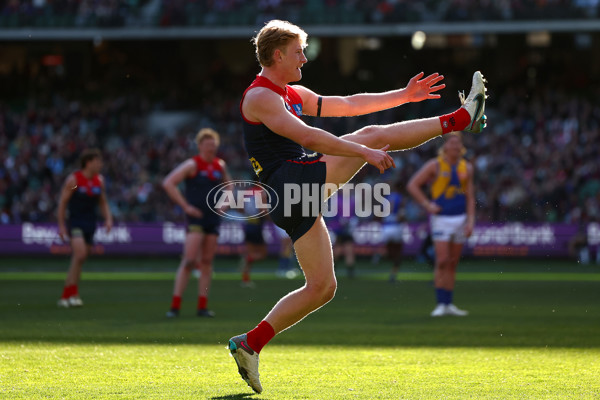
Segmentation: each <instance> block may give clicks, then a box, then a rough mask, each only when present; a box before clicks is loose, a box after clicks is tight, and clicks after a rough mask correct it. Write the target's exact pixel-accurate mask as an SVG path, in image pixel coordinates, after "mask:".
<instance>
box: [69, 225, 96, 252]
mask: <svg viewBox="0 0 600 400" xmlns="http://www.w3.org/2000/svg"><path fill="white" fill-rule="evenodd" d="M68 227H69V236H70V237H71V238H74V237H82V238H83V240H84V241H85V244H87V245H90V246H91V245H93V244H94V233H96V223H95V222H84V221H69V224H68Z"/></svg>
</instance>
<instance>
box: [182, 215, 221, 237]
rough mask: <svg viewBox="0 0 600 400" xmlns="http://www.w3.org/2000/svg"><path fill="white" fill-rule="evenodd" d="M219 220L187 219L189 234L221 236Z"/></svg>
mask: <svg viewBox="0 0 600 400" xmlns="http://www.w3.org/2000/svg"><path fill="white" fill-rule="evenodd" d="M220 224H221V222H220V221H219V220H216V221H215V220H207V219H206V218H194V217H187V232H188V233H190V232H199V233H205V234H207V235H217V236H219V225H220Z"/></svg>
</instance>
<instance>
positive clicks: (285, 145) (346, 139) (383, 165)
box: [229, 20, 485, 393]
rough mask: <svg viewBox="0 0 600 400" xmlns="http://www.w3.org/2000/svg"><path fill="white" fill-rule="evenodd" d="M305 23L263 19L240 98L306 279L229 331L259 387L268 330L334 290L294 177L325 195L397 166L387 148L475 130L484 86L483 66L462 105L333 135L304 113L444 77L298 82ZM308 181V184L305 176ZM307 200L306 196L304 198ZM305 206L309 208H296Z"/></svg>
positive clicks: (401, 95) (340, 111)
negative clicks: (328, 84)
mask: <svg viewBox="0 0 600 400" xmlns="http://www.w3.org/2000/svg"><path fill="white" fill-rule="evenodd" d="M306 38H307V35H306V32H304V31H303V30H302V29H301V28H300V27H298V26H296V25H293V24H291V23H289V22H285V21H279V20H274V21H270V22H269V23H267V24H266V25H265V26H264V27H263V28H262V29H261V30H260V31H259V32H258V34H257V35H256V37H255V38H254V40H253V41H254V45H255V49H256V55H257V58H258V61H259V63H260V66H261V71H260V73H259V74H258V75H257V77H256V79H255V80H254V82H253V83H252V84H251V85H250V87H249V88H248V89H247V90H246V91H245V92H244V95H243V96H242V100H241V102H240V112H241V115H242V118H243V122H242V127H243V131H244V143H245V145H246V151H247V152H248V158H249V159H250V162H251V164H252V166H253V168H254V171H255V173H256V174H257V176H258V179H259V180H260V181H261V182H262V183H264V184H265V185H268V186H269V187H270V188H271V189H270V190H271V192H273V194H277V196H278V198H279V199H280V201H279V203H277V204H276V205H274V208H273V211H272V212H271V214H270V216H271V218H272V220H273V222H274V223H275V224H276V225H277V226H279V227H280V228H283V229H285V230H286V232H287V233H288V234H289V235H290V237H291V238H292V241H293V242H294V248H295V250H296V256H297V258H298V262H299V264H300V267H301V268H302V270H303V272H304V277H305V279H306V284H305V285H304V286H303V287H301V288H299V289H298V290H295V291H293V292H291V293H289V294H287V295H286V296H284V297H283V298H282V299H281V300H279V302H278V303H277V304H276V305H275V307H273V309H272V310H271V311H270V312H269V313H268V314H267V316H266V317H265V318H264V320H263V321H261V322H260V323H259V324H258V326H257V327H256V328H255V329H252V330H251V331H249V332H247V333H245V334H242V335H238V336H235V337H232V338H231V339H230V340H229V350H230V352H231V354H232V355H233V357H234V359H235V361H236V363H237V366H238V371H239V373H240V375H241V376H242V378H243V379H244V380H245V381H246V382H247V383H248V385H250V387H252V389H253V390H254V391H256V392H258V393H260V392H261V391H262V386H261V384H260V377H259V373H258V359H259V356H258V354H259V353H260V351H261V349H262V348H263V347H264V345H265V344H267V343H268V342H269V341H270V340H271V339H272V338H273V337H274V336H275V334H277V333H279V332H281V331H283V330H285V329H287V328H289V327H290V326H292V325H294V324H295V323H297V322H298V321H300V320H301V319H303V318H304V317H305V316H307V315H308V314H309V313H311V312H313V311H315V310H317V309H318V308H320V307H321V306H323V305H324V304H325V303H327V302H328V301H330V300H331V299H332V298H333V296H334V294H335V290H336V286H337V282H336V279H335V273H334V267H333V256H332V251H331V242H330V241H329V235H328V233H327V227H326V226H325V224H324V222H323V218H322V215H321V214H320V213H313V212H311V211H310V207H305V206H306V199H307V198H308V196H310V197H312V196H313V195H309V194H307V193H302V194H301V197H302V198H303V200H304V201H299V202H296V203H294V202H293V201H292V200H291V199H289V198H288V197H289V190H291V186H293V185H302V186H303V187H307V188H310V189H312V188H315V187H316V191H317V194H316V196H317V197H318V196H319V195H321V197H322V199H321V200H323V201H324V200H326V199H327V198H328V197H329V196H330V195H331V194H332V193H333V190H329V189H327V190H325V189H323V188H324V184H326V183H327V184H330V185H329V186H330V188H331V186H335V187H336V188H338V187H339V186H341V185H344V184H345V183H346V182H348V181H349V180H350V179H351V178H352V177H353V176H354V175H355V174H356V173H357V172H358V171H359V170H360V169H361V168H362V167H363V166H364V165H365V163H368V164H371V165H373V166H375V167H376V168H377V169H379V171H380V172H382V173H383V172H384V171H385V170H386V169H387V168H390V167H392V166H394V161H393V159H392V158H391V157H390V155H389V154H387V151H397V150H403V149H409V148H412V147H415V146H418V145H420V144H422V143H424V142H427V141H429V140H430V139H433V138H434V137H437V136H440V135H442V134H445V133H449V132H452V131H456V130H469V131H471V132H479V131H481V129H482V127H484V125H485V123H484V108H485V85H484V81H483V77H482V75H481V73H480V72H476V73H475V74H474V75H473V81H472V82H473V84H472V88H471V92H470V93H469V95H468V96H467V97H466V98H464V97H463V98H462V100H464V101H463V106H462V107H460V108H458V109H457V110H456V111H455V112H453V113H451V114H447V115H443V116H441V117H433V118H425V119H420V120H414V121H404V122H399V123H395V124H390V125H385V126H382V125H379V126H367V127H365V128H362V129H360V130H358V131H356V132H354V133H351V134H348V135H344V136H342V137H337V136H335V135H333V134H331V133H329V132H326V131H324V130H322V129H318V128H315V127H311V126H308V125H306V124H305V123H304V122H303V121H302V119H301V117H302V115H304V114H307V115H312V116H316V117H342V116H346V117H349V116H355V115H362V114H369V113H373V112H377V111H381V110H385V109H388V108H392V107H397V106H399V105H401V104H405V103H409V102H419V101H423V100H427V99H434V98H439V97H440V95H439V94H436V93H435V92H437V91H438V90H440V89H442V88H444V85H443V84H440V82H441V80H442V79H443V76H441V75H439V74H437V73H434V74H431V75H429V76H426V77H425V75H424V74H423V73H419V74H417V75H416V76H414V77H413V78H412V79H410V81H409V82H408V84H407V86H406V87H405V88H402V89H396V90H390V91H388V92H384V93H362V94H356V95H352V96H320V95H318V94H316V93H315V92H313V91H311V90H310V89H308V88H306V87H304V86H300V85H289V84H290V83H291V82H297V81H299V80H300V79H301V78H302V72H301V69H302V66H303V65H304V64H305V63H306V61H307V60H306V57H305V56H304V48H305V47H306V44H307V42H306ZM305 184H306V185H305ZM303 203H304V204H303ZM303 209H304V210H307V209H308V211H309V212H305V211H303Z"/></svg>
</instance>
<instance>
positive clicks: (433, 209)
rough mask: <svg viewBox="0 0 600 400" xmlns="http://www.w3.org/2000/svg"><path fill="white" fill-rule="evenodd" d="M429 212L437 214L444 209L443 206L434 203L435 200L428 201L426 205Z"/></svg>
mask: <svg viewBox="0 0 600 400" xmlns="http://www.w3.org/2000/svg"><path fill="white" fill-rule="evenodd" d="M425 209H426V210H427V212H428V213H429V214H437V213H439V212H440V211H442V207H440V206H439V205H437V204H436V203H434V202H433V201H428V202H427V206H426V207H425Z"/></svg>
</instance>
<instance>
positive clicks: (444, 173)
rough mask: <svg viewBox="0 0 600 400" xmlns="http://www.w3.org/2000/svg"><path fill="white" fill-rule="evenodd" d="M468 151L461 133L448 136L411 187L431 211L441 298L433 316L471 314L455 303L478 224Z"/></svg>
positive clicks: (412, 191) (409, 189) (436, 283)
mask: <svg viewBox="0 0 600 400" xmlns="http://www.w3.org/2000/svg"><path fill="white" fill-rule="evenodd" d="M465 151H466V150H465V148H464V147H463V144H462V139H461V137H460V134H459V133H453V134H451V135H448V137H447V138H446V141H445V142H444V145H443V146H442V148H441V149H440V152H439V156H438V157H437V158H434V159H432V160H429V161H428V162H427V163H426V164H425V165H423V167H421V169H420V170H419V171H417V172H416V173H415V175H414V176H413V177H412V178H411V180H410V182H409V183H408V186H407V189H408V191H409V192H410V194H411V195H412V196H413V197H414V198H415V200H416V201H417V202H418V203H419V204H421V205H422V206H423V207H424V208H425V209H426V210H427V212H428V213H429V214H430V224H431V235H432V239H433V243H434V247H435V272H434V286H435V291H436V299H437V306H436V307H435V309H434V310H433V311H432V313H431V316H432V317H440V316H444V315H456V316H465V315H467V314H468V312H467V311H465V310H460V309H459V308H457V307H456V306H455V305H454V304H453V295H454V285H455V282H456V268H457V266H458V262H459V260H460V256H461V253H462V249H463V245H464V243H465V241H466V238H468V237H469V236H471V234H472V233H473V226H474V224H475V194H474V188H473V167H472V165H471V164H470V163H469V162H467V160H465V159H464V158H463V154H464V153H465ZM426 183H431V187H430V189H431V198H432V200H429V199H428V198H427V196H425V193H424V192H423V191H422V190H421V187H422V186H423V185H425V184H426Z"/></svg>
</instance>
